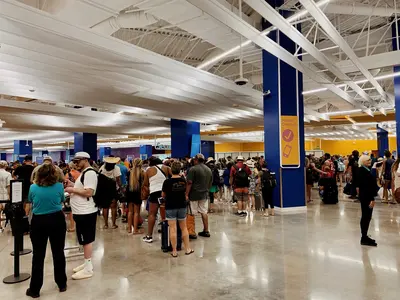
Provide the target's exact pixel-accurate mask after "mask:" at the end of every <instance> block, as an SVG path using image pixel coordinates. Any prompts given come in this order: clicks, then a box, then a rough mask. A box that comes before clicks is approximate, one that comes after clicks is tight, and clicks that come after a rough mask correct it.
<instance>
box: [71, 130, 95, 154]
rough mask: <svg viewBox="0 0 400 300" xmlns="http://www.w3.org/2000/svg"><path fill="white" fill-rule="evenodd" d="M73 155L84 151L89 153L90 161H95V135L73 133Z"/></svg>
mask: <svg viewBox="0 0 400 300" xmlns="http://www.w3.org/2000/svg"><path fill="white" fill-rule="evenodd" d="M74 150H75V153H76V152H79V151H84V152H87V153H89V155H90V159H92V160H97V134H96V133H86V132H75V133H74Z"/></svg>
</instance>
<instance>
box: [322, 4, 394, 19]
mask: <svg viewBox="0 0 400 300" xmlns="http://www.w3.org/2000/svg"><path fill="white" fill-rule="evenodd" d="M324 12H325V13H326V14H341V15H357V16H378V17H390V16H392V15H394V14H395V13H396V12H397V13H398V14H399V13H400V10H397V11H396V10H395V9H393V8H389V7H374V6H365V5H347V4H334V3H330V4H328V6H327V7H326V8H325V9H324Z"/></svg>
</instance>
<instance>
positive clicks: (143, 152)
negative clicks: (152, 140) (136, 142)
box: [139, 145, 153, 160]
mask: <svg viewBox="0 0 400 300" xmlns="http://www.w3.org/2000/svg"><path fill="white" fill-rule="evenodd" d="M139 154H140V159H142V160H145V159H148V158H149V157H151V156H152V155H153V146H152V145H141V146H140V150H139Z"/></svg>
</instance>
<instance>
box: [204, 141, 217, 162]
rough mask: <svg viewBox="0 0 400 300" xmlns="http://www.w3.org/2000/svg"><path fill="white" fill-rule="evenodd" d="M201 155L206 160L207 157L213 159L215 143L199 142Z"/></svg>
mask: <svg viewBox="0 0 400 300" xmlns="http://www.w3.org/2000/svg"><path fill="white" fill-rule="evenodd" d="M201 153H202V154H203V155H204V157H205V158H206V159H207V158H209V157H213V158H215V142H214V141H201Z"/></svg>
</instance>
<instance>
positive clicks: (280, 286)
mask: <svg viewBox="0 0 400 300" xmlns="http://www.w3.org/2000/svg"><path fill="white" fill-rule="evenodd" d="M219 206H220V208H221V211H220V212H218V213H215V214H212V215H211V216H210V228H211V234H212V236H211V238H209V239H207V238H199V239H198V240H196V241H194V242H193V243H192V247H193V248H194V249H195V253H194V254H193V255H191V256H185V255H183V253H181V255H180V256H179V257H178V258H172V257H171V256H170V255H168V254H164V253H162V252H161V250H160V241H159V239H158V240H157V241H155V242H153V244H145V243H143V242H142V241H141V236H128V235H127V234H126V233H125V230H124V228H123V227H122V226H120V228H119V229H117V230H111V229H109V230H102V229H99V230H98V235H97V241H96V244H95V252H94V257H93V261H94V267H95V276H94V277H93V278H92V279H88V280H84V281H72V280H69V282H68V291H67V292H66V293H63V294H59V293H58V291H57V289H56V285H55V283H54V281H53V270H52V258H51V254H50V252H48V256H47V258H46V267H45V283H44V286H43V289H42V292H41V299H82V300H83V299H85V300H90V299H101V300H106V299H147V300H156V299H198V300H201V299H205V300H210V299H213V300H214V299H229V300H236V299H246V300H249V299H289V300H292V299H293V300H301V299H312V300H333V299H351V300H357V299H360V300H361V299H362V300H369V299H371V300H372V299H385V300H390V299H397V298H398V295H399V293H400V287H399V270H400V250H399V249H400V226H399V222H400V205H399V206H396V205H392V206H388V205H384V204H380V203H379V204H378V205H377V207H376V209H375V211H374V216H373V221H372V223H371V227H370V234H371V235H372V237H374V238H376V240H377V242H378V244H379V246H378V247H377V248H368V247H362V246H360V245H359V225H358V224H359V217H360V209H359V204H357V203H353V202H350V201H341V202H340V203H339V204H338V205H334V206H326V205H323V204H320V203H319V201H314V203H313V204H310V205H309V207H308V211H307V214H306V213H303V214H296V215H283V216H279V215H277V216H275V217H268V218H266V217H262V216H261V213H260V212H256V213H251V214H250V216H249V217H247V218H239V217H236V216H234V215H232V210H231V209H230V208H229V206H228V205H226V204H225V205H223V204H221V205H219ZM196 221H197V225H198V226H197V229H199V230H200V229H201V228H200V227H201V226H200V223H201V221H200V219H197V220H196ZM101 225H102V223H101V220H100V219H99V223H98V228H100V227H101ZM145 225H146V224H145ZM74 240H75V239H74V235H73V234H72V233H69V234H68V244H70V245H72V244H74ZM25 241H26V245H29V239H28V238H27V237H26V240H25ZM11 250H12V238H11V235H10V233H9V232H8V231H6V232H4V233H2V234H0V278H3V277H5V276H6V275H9V274H11V273H12V268H13V260H12V257H11V256H10V255H9V253H10V251H11ZM30 263H31V255H27V256H24V257H22V259H21V270H22V271H25V272H30ZM80 263H81V260H80V259H79V258H70V259H68V261H67V272H68V276H69V278H70V276H71V275H72V269H73V268H74V267H75V266H77V265H78V264H80ZM27 287H28V281H27V282H24V283H20V284H16V285H4V284H2V285H1V287H0V299H15V300H17V299H26V296H25V290H26V288H27Z"/></svg>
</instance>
